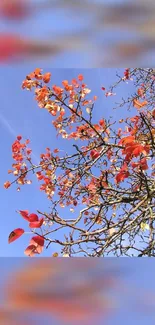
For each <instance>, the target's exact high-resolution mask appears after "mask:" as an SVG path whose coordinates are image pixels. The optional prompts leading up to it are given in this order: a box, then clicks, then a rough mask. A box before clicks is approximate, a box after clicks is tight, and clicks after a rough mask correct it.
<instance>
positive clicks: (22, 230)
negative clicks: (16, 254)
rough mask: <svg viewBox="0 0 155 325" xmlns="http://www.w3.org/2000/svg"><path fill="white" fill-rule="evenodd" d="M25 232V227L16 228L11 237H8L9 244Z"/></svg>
mask: <svg viewBox="0 0 155 325" xmlns="http://www.w3.org/2000/svg"><path fill="white" fill-rule="evenodd" d="M23 234H24V229H21V228H17V229H15V230H13V231H12V232H11V233H10V235H9V238H8V242H9V244H10V243H12V242H13V241H14V240H16V239H18V238H19V237H20V236H21V235H23Z"/></svg>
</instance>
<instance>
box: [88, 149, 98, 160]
mask: <svg viewBox="0 0 155 325" xmlns="http://www.w3.org/2000/svg"><path fill="white" fill-rule="evenodd" d="M90 156H91V158H92V159H96V158H98V157H99V156H100V153H99V152H98V151H96V150H91V152H90Z"/></svg>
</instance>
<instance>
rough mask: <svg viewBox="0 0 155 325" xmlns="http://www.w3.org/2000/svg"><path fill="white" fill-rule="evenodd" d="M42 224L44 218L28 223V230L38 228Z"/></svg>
mask: <svg viewBox="0 0 155 325" xmlns="http://www.w3.org/2000/svg"><path fill="white" fill-rule="evenodd" d="M43 222H44V218H41V219H40V220H38V221H33V222H30V223H29V227H30V228H40V227H41V226H42V224H43Z"/></svg>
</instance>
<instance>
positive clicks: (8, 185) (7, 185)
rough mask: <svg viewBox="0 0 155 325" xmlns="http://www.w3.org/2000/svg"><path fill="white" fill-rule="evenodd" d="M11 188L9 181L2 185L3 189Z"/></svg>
mask: <svg viewBox="0 0 155 325" xmlns="http://www.w3.org/2000/svg"><path fill="white" fill-rule="evenodd" d="M10 186H11V183H10V182H9V181H7V182H5V183H4V187H5V188H6V189H7V188H9V187H10Z"/></svg>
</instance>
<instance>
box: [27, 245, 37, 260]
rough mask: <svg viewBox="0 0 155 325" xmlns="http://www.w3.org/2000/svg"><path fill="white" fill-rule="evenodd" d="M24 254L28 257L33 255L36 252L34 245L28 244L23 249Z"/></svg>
mask: <svg viewBox="0 0 155 325" xmlns="http://www.w3.org/2000/svg"><path fill="white" fill-rule="evenodd" d="M24 254H25V255H27V256H30V257H33V256H34V255H35V254H37V252H36V246H35V245H29V246H28V247H27V248H26V249H25V251H24Z"/></svg>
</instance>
